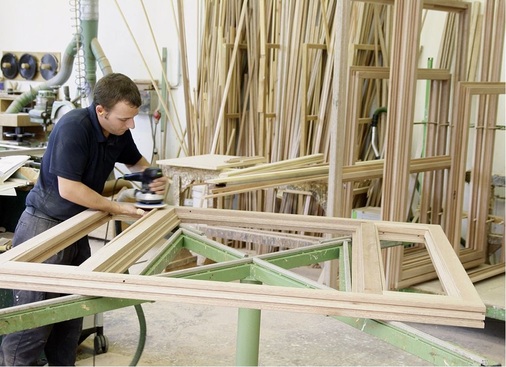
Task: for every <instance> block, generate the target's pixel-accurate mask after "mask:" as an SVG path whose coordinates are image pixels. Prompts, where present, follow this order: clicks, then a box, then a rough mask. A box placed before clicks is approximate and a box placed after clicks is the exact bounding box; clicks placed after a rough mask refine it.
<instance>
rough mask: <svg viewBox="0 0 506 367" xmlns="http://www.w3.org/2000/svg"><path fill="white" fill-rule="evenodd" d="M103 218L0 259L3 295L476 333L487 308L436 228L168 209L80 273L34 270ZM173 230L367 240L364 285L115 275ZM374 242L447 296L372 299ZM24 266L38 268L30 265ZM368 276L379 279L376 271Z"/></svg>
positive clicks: (377, 293) (73, 223) (77, 221)
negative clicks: (415, 257)
mask: <svg viewBox="0 0 506 367" xmlns="http://www.w3.org/2000/svg"><path fill="white" fill-rule="evenodd" d="M83 218H87V219H88V223H87V224H81V220H82V219H83ZM105 219H114V218H112V217H110V216H109V215H107V214H104V213H100V212H92V211H87V212H84V213H82V214H79V215H78V216H76V217H74V218H71V219H69V220H67V221H66V222H63V223H62V224H60V225H58V226H56V227H53V228H52V229H50V230H48V231H47V232H44V233H42V234H41V235H39V236H36V237H34V238H33V239H31V240H29V241H27V242H25V243H23V244H21V245H19V246H17V247H16V248H15V249H13V250H12V252H11V251H8V252H6V253H4V254H2V255H0V274H1V278H2V287H3V288H12V289H29V290H45V291H56V292H60V293H61V292H63V293H70V294H80V295H91V296H107V297H115V298H125V299H139V300H141V299H142V300H151V301H169V302H186V303H194V304H209V305H220V306H229V307H246V308H258V309H274V310H285V311H295V312H309V313H321V314H326V315H338V316H351V317H365V318H375V319H382V320H399V321H412V322H422V323H438V324H449V325H457V326H469V327H483V320H484V313H485V306H484V305H483V303H482V301H481V299H480V297H479V295H478V294H477V292H476V290H475V289H474V287H473V285H472V283H471V282H470V281H469V278H468V277H467V275H466V273H465V270H464V269H463V267H462V265H461V264H460V262H459V260H458V258H457V257H456V255H455V253H454V252H453V250H452V248H451V246H450V245H449V243H448V241H447V239H446V237H445V236H444V233H443V232H442V230H441V227H439V226H431V225H418V224H406V223H391V222H374V223H372V222H368V221H359V220H352V219H340V218H321V217H307V216H298V215H291V214H274V213H258V212H257V213H255V212H247V211H234V210H221V209H197V208H184V207H180V208H168V209H159V210H153V211H152V212H150V213H149V214H148V215H147V216H146V217H143V218H142V219H140V220H138V221H137V222H135V223H133V224H132V225H131V226H130V227H128V229H127V230H126V231H124V232H123V233H122V234H120V235H119V236H117V237H115V238H114V239H113V240H111V241H110V242H109V243H108V244H107V245H106V246H105V247H103V248H102V249H101V250H99V251H98V252H97V253H96V254H94V255H93V256H92V257H91V258H90V259H89V260H88V261H86V262H85V263H83V265H81V266H79V267H72V266H63V265H53V264H41V263H39V262H40V261H42V260H44V258H47V257H48V256H51V254H53V253H55V252H56V251H57V250H58V249H61V247H62V245H61V244H60V242H61V241H63V242H65V243H67V244H68V243H70V242H71V240H72V239H74V240H75V239H77V238H78V237H79V236H82V235H84V234H85V232H86V231H87V229H89V228H90V227H93V226H94V225H96V224H97V223H101V222H103V220H105ZM93 220H95V221H96V223H95V222H93ZM90 221H91V222H93V225H92V224H91V223H90ZM179 223H197V224H207V225H221V226H223V225H224V226H229V227H236V228H238V229H241V228H257V229H264V230H275V231H277V230H289V231H291V230H306V231H311V232H322V233H328V234H330V235H333V236H337V235H340V236H341V235H343V234H348V235H352V236H353V234H354V233H357V232H359V233H360V235H361V236H362V238H364V239H369V238H372V239H373V240H372V241H371V240H365V241H363V247H362V250H361V252H362V253H364V254H365V256H363V258H362V257H361V256H360V255H358V256H357V255H355V258H354V264H356V265H355V266H356V267H357V268H358V269H363V270H359V274H358V275H356V277H357V279H360V277H364V276H365V278H364V281H363V282H360V283H361V284H364V285H363V286H362V285H360V283H359V286H355V292H341V291H337V290H334V289H330V288H329V289H318V290H314V289H296V288H286V287H279V286H258V285H251V284H238V283H220V282H210V281H198V280H185V279H173V278H169V277H149V276H139V275H129V274H122V273H124V272H125V271H126V270H127V269H128V268H129V267H130V266H131V265H132V264H133V263H134V262H135V261H136V260H137V259H138V258H139V257H140V256H142V255H143V254H145V253H146V252H147V251H148V250H149V249H150V248H152V246H154V244H155V243H156V242H157V241H158V240H161V239H162V238H163V237H164V236H165V235H167V233H169V232H171V231H173V230H174V229H175V227H176V226H177V225H178V224H179ZM69 228H70V230H69ZM85 229H86V230H85ZM378 239H379V241H424V242H425V243H426V246H427V248H428V249H429V251H430V253H431V257H432V259H433V262H434V266H435V268H436V270H437V272H438V275H439V278H440V279H441V282H442V284H443V288H444V290H445V292H446V295H444V296H441V295H421V294H410V293H398V292H391V291H388V290H385V289H382V290H380V289H379V288H378V286H374V288H373V290H374V292H369V291H368V290H369V288H370V284H373V283H372V282H374V281H375V279H372V278H371V275H366V274H364V273H366V269H369V268H370V266H371V264H372V263H375V264H377V265H376V266H375V268H377V269H379V268H378V259H377V256H376V257H374V253H376V254H377V253H378V251H379V249H378V246H380V243H379V241H378ZM356 241H359V240H356ZM32 252H36V254H32ZM41 253H44V256H41V255H40V254H41ZM368 254H372V256H369V255H368ZM20 259H23V260H24V261H20ZM28 259H34V261H36V262H28V261H27V260H28ZM251 261H253V259H251ZM374 274H376V275H378V276H381V270H378V271H377V272H375V273H374ZM357 281H358V280H357Z"/></svg>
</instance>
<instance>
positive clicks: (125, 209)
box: [112, 202, 146, 218]
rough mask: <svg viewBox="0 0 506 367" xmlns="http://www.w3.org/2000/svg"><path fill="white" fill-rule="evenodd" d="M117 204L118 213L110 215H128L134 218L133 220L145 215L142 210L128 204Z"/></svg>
mask: <svg viewBox="0 0 506 367" xmlns="http://www.w3.org/2000/svg"><path fill="white" fill-rule="evenodd" d="M117 204H119V210H118V212H116V213H112V214H125V215H128V216H130V217H134V218H140V217H142V216H143V215H144V214H146V212H145V211H144V210H142V209H140V208H137V207H136V206H135V205H133V204H130V203H119V202H118V203H117Z"/></svg>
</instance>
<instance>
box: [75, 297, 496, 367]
mask: <svg viewBox="0 0 506 367" xmlns="http://www.w3.org/2000/svg"><path fill="white" fill-rule="evenodd" d="M143 308H144V312H145V315H146V319H147V324H148V326H147V330H148V331H147V337H146V345H145V348H144V353H143V354H142V357H141V359H140V361H139V365H144V366H155V365H156V366H209V365H211V366H232V365H235V364H236V363H235V358H236V357H235V355H236V351H235V348H236V332H237V331H236V327H237V310H236V309H234V308H225V307H211V306H195V305H187V304H176V303H162V302H158V303H149V304H145V305H144V306H143ZM411 326H413V325H411ZM416 327H417V328H418V327H419V328H420V330H423V331H424V332H426V333H429V334H431V335H435V336H437V337H439V338H440V339H441V340H447V341H450V342H452V343H455V344H458V345H460V346H461V347H463V348H465V349H467V350H470V351H472V352H474V353H476V354H479V355H481V356H483V357H485V358H487V360H488V361H494V362H497V363H500V364H501V365H504V363H505V356H504V352H505V349H504V348H505V347H504V322H490V323H487V327H486V329H485V330H474V329H465V328H452V327H440V326H432V325H416ZM104 335H106V336H107V338H108V340H109V350H108V352H107V353H105V354H100V355H97V356H93V354H94V350H93V336H90V337H89V338H88V339H87V340H86V341H85V342H83V344H81V347H80V350H79V360H78V362H77V365H79V366H92V365H101V366H118V365H128V364H129V363H130V362H131V361H132V358H133V356H134V354H135V350H136V347H137V342H138V337H139V325H138V321H137V318H136V314H135V311H134V309H133V307H130V308H125V309H120V310H115V311H111V312H108V313H106V314H105V315H104ZM259 365H262V366H288V365H290V366H430V365H432V364H431V363H429V362H427V361H425V360H423V359H421V358H418V357H416V356H414V355H412V354H409V353H407V352H404V351H402V350H401V349H400V348H397V347H394V346H392V345H390V344H388V343H386V342H384V341H381V340H379V339H377V338H375V337H373V336H370V335H368V334H365V333H363V332H361V331H359V330H357V329H355V328H352V327H351V326H348V325H346V324H344V323H342V322H339V321H337V320H335V319H333V318H331V317H325V316H321V315H308V314H295V313H293V314H291V313H282V312H274V311H263V312H262V327H261V333H260V353H259Z"/></svg>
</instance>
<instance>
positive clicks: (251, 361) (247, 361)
mask: <svg viewBox="0 0 506 367" xmlns="http://www.w3.org/2000/svg"><path fill="white" fill-rule="evenodd" d="M241 283H249V284H261V282H259V281H256V280H249V279H243V280H241ZM260 313H261V312H260V310H256V309H250V308H240V309H239V313H238V315H239V316H238V320H237V346H236V357H235V359H236V366H258V351H259V344H260Z"/></svg>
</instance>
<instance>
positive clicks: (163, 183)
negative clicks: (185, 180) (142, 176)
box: [149, 176, 168, 195]
mask: <svg viewBox="0 0 506 367" xmlns="http://www.w3.org/2000/svg"><path fill="white" fill-rule="evenodd" d="M167 181H168V180H167V177H165V176H162V177H160V178H157V179H155V180H153V182H151V183H150V184H149V189H150V190H151V192H154V193H156V194H158V195H165V190H166V188H167Z"/></svg>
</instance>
